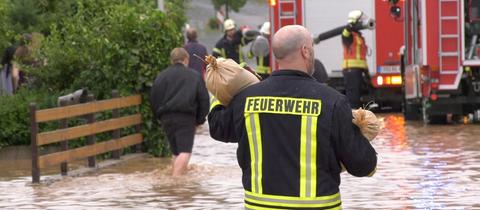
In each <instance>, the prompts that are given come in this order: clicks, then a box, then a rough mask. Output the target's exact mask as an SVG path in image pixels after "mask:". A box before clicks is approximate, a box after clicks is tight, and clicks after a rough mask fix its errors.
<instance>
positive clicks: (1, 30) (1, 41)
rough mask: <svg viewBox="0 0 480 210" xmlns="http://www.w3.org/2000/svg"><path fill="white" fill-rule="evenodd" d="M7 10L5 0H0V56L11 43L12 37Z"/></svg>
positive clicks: (12, 32)
mask: <svg viewBox="0 0 480 210" xmlns="http://www.w3.org/2000/svg"><path fill="white" fill-rule="evenodd" d="M7 11H8V8H7V4H6V2H5V0H0V56H3V50H4V49H5V48H6V47H8V46H10V45H11V44H12V42H13V37H14V31H13V28H12V27H11V24H10V22H9V20H10V19H9V17H8V15H7Z"/></svg>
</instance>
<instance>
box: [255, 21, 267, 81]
mask: <svg viewBox="0 0 480 210" xmlns="http://www.w3.org/2000/svg"><path fill="white" fill-rule="evenodd" d="M250 53H251V54H252V55H253V56H255V57H256V59H257V69H256V72H257V74H258V75H260V76H261V77H262V80H264V79H266V78H267V77H268V75H270V73H271V72H272V69H271V68H270V55H269V54H270V22H265V23H263V25H262V27H261V28H260V36H257V38H255V40H254V41H253V43H252V47H251V49H250Z"/></svg>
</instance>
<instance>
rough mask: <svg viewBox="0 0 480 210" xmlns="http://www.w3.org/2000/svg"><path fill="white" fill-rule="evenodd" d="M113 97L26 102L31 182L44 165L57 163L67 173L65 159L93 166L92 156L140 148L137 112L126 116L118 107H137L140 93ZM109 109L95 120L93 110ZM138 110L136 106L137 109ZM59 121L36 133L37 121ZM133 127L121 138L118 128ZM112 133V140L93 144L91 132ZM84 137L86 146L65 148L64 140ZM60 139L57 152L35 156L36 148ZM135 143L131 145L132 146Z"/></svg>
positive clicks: (114, 93)
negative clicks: (71, 121)
mask: <svg viewBox="0 0 480 210" xmlns="http://www.w3.org/2000/svg"><path fill="white" fill-rule="evenodd" d="M113 97H114V98H113V99H109V100H103V101H93V96H89V98H88V101H89V102H87V103H83V104H76V105H70V106H61V107H57V108H51V109H43V110H37V106H36V104H35V103H32V104H30V123H31V125H30V129H31V146H32V182H33V183H38V182H40V169H42V168H45V167H47V166H52V165H57V164H61V166H60V170H61V173H62V175H67V171H68V170H67V162H69V161H73V160H78V159H82V158H88V166H89V167H95V165H96V161H95V156H96V155H98V154H102V153H106V152H110V151H112V157H113V158H116V159H118V158H120V153H121V149H123V148H125V147H128V146H132V149H133V150H140V143H142V141H143V136H142V134H141V133H140V124H141V123H142V118H141V115H140V113H136V114H133V115H129V116H122V117H120V116H119V109H122V108H127V107H132V106H138V105H140V104H141V103H142V98H141V96H140V95H134V96H128V97H122V98H118V93H117V92H115V91H114V92H113ZM108 110H112V119H108V120H104V121H98V122H97V121H96V120H95V113H99V112H104V111H108ZM137 110H138V109H137ZM80 116H83V117H85V118H86V120H87V123H86V124H83V125H79V126H76V127H68V121H67V120H68V118H73V117H80ZM54 120H59V121H60V129H58V130H53V131H48V132H42V133H38V125H39V123H45V122H50V121H54ZM130 126H135V130H136V133H134V134H131V135H128V136H123V137H121V129H122V128H125V127H130ZM108 131H110V132H111V133H112V139H110V140H108V141H103V142H99V143H96V138H95V134H98V133H103V132H108ZM80 137H87V145H86V146H83V147H79V148H75V149H70V150H69V149H68V141H69V140H73V139H78V138H80ZM58 142H60V145H61V151H59V152H55V153H50V154H45V155H39V152H38V151H39V147H40V146H43V145H48V144H53V143H58ZM134 145H135V146H134Z"/></svg>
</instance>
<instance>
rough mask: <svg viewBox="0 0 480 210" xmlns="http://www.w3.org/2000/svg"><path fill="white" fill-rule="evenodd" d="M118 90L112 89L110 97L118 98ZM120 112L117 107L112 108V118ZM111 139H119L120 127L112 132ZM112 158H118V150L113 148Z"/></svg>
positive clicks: (116, 116)
mask: <svg viewBox="0 0 480 210" xmlns="http://www.w3.org/2000/svg"><path fill="white" fill-rule="evenodd" d="M118 97H119V94H118V90H112V98H118ZM119 116H120V114H119V113H118V109H114V110H113V111H112V118H118V117H119ZM112 136H113V139H119V138H120V129H116V130H114V131H113V132H112ZM112 158H115V159H120V150H114V151H112Z"/></svg>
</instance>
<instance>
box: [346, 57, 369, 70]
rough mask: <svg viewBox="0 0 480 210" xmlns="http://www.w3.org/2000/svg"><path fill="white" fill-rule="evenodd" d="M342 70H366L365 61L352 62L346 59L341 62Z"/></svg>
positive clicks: (352, 60)
mask: <svg viewBox="0 0 480 210" xmlns="http://www.w3.org/2000/svg"><path fill="white" fill-rule="evenodd" d="M342 68H344V69H346V68H362V69H366V68H368V65H367V61H365V60H354V59H347V60H343V64H342Z"/></svg>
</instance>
